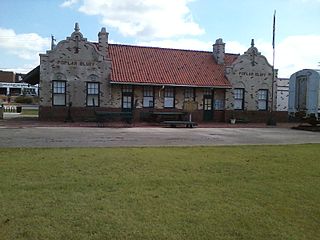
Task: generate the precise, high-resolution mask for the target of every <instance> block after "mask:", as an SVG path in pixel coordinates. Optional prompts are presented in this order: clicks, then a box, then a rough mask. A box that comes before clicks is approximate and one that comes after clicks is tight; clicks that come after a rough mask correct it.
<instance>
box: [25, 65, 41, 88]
mask: <svg viewBox="0 0 320 240" xmlns="http://www.w3.org/2000/svg"><path fill="white" fill-rule="evenodd" d="M22 81H23V82H26V83H29V84H31V85H36V84H39V82H40V65H39V66H37V67H36V68H34V69H32V70H31V71H30V72H28V73H27V74H26V75H25V76H24V78H23V80H22Z"/></svg>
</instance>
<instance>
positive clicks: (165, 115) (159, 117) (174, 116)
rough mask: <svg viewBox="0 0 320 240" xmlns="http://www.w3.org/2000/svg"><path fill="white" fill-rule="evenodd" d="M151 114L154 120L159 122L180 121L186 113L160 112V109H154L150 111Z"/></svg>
mask: <svg viewBox="0 0 320 240" xmlns="http://www.w3.org/2000/svg"><path fill="white" fill-rule="evenodd" d="M151 115H152V116H153V117H154V120H155V121H156V122H161V121H169V120H170V121H171V120H172V121H173V120H175V121H182V120H183V118H184V117H185V115H186V113H185V112H165V111H164V112H161V111H155V112H151Z"/></svg>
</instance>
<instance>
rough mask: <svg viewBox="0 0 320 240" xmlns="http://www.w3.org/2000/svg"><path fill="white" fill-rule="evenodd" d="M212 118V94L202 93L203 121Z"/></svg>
mask: <svg viewBox="0 0 320 240" xmlns="http://www.w3.org/2000/svg"><path fill="white" fill-rule="evenodd" d="M212 119H213V100H212V95H203V121H211V120H212Z"/></svg>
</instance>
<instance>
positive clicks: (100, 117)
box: [94, 111, 133, 126]
mask: <svg viewBox="0 0 320 240" xmlns="http://www.w3.org/2000/svg"><path fill="white" fill-rule="evenodd" d="M94 114H95V117H96V122H97V123H98V125H100V126H103V124H104V123H105V122H108V121H113V120H115V119H117V118H119V119H120V120H124V121H125V122H126V123H132V119H133V115H132V112H105V111H95V112H94Z"/></svg>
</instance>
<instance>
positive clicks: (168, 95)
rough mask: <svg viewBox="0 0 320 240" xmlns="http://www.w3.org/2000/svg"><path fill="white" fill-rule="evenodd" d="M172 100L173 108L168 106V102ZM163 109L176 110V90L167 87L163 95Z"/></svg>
mask: <svg viewBox="0 0 320 240" xmlns="http://www.w3.org/2000/svg"><path fill="white" fill-rule="evenodd" d="M169 99H172V100H171V101H172V106H171V105H170V106H166V103H167V100H169ZM163 107H164V108H175V88H174V87H165V88H164V93H163Z"/></svg>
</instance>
